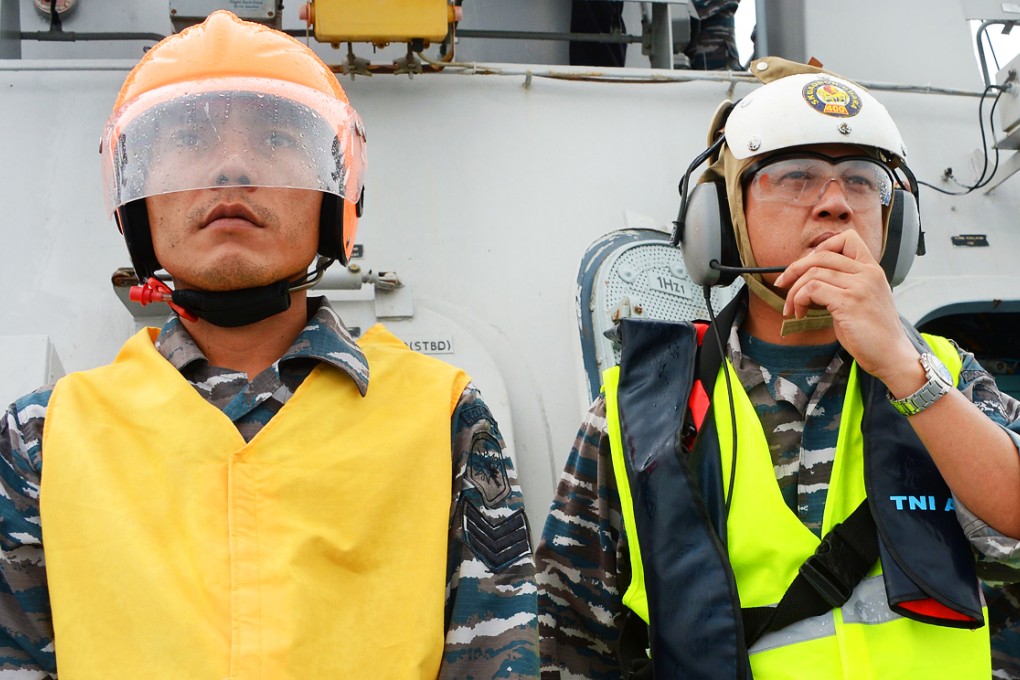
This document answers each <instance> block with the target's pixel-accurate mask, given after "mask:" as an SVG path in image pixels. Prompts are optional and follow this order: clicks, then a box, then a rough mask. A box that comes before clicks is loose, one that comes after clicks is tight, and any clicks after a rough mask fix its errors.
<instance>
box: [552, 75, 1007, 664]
mask: <svg viewBox="0 0 1020 680" xmlns="http://www.w3.org/2000/svg"><path fill="white" fill-rule="evenodd" d="M751 71H752V73H754V74H755V75H756V76H757V77H758V78H759V80H761V81H762V82H763V83H765V84H764V85H763V86H761V87H759V88H758V89H756V90H755V91H753V92H752V93H751V94H749V95H748V96H747V97H745V98H744V99H743V100H741V101H739V102H738V103H737V104H736V105H733V104H730V103H727V104H725V105H724V106H722V107H720V110H719V112H718V113H717V115H716V117H715V120H714V121H713V123H712V127H711V132H710V138H709V143H710V145H711V146H710V147H709V149H708V150H706V153H705V154H703V155H702V157H700V158H699V159H697V160H696V161H695V163H693V164H692V166H691V169H690V171H689V172H688V177H689V175H690V173H691V172H693V171H694V170H695V169H696V168H697V166H698V165H700V164H701V163H702V162H703V161H705V160H706V159H708V160H711V161H712V165H711V167H710V168H709V170H708V171H707V172H705V173H704V174H703V175H702V177H701V180H700V182H699V184H698V185H697V186H696V187H695V188H694V189H693V190H692V191H690V192H689V194H688V191H687V190H686V189H687V188H686V178H685V182H684V185H685V186H684V197H683V206H682V208H681V212H680V216H679V219H678V225H677V229H678V233H677V240H678V241H680V244H681V247H682V248H683V251H684V259H685V262H686V264H687V268H688V272H689V274H690V276H691V278H692V279H693V280H694V281H695V282H696V283H699V284H702V285H704V286H706V287H707V286H712V285H724V284H726V283H728V282H730V281H732V280H733V279H734V278H735V276H736V275H737V274H742V275H743V276H744V279H745V281H746V283H747V286H746V287H745V289H744V290H743V291H742V293H741V294H740V295H738V297H737V298H736V299H735V300H734V301H733V302H732V303H731V304H730V305H728V306H727V307H726V308H725V309H723V310H722V311H721V312H719V314H718V317H717V318H715V319H714V320H713V323H712V324H711V325H708V324H688V323H679V324H677V323H674V324H670V323H662V322H645V321H638V320H634V321H632V320H625V321H624V322H623V323H621V325H620V327H619V329H618V332H619V335H620V339H621V341H622V359H621V363H620V366H619V367H617V368H613V369H610V370H609V371H607V372H606V374H605V376H604V390H603V395H602V396H600V397H599V398H598V399H597V400H596V402H595V403H594V404H593V406H592V408H591V410H590V411H589V413H588V416H587V418H586V419H585V421H584V423H583V424H582V426H581V430H580V432H579V434H578V438H577V441H576V444H575V447H574V449H573V451H571V454H570V458H569V460H568V462H567V467H566V471H565V473H564V476H563V478H562V479H561V482H560V486H559V489H558V490H557V495H556V498H555V499H554V501H553V504H552V509H551V511H550V514H549V518H548V520H547V522H546V526H545V530H544V533H543V537H542V541H541V543H540V545H539V548H538V550H537V551H536V563H537V568H538V580H539V612H540V614H539V619H540V628H541V636H542V642H541V646H542V647H541V649H542V667H543V673H544V674H546V675H547V676H548V677H557V675H559V674H562V677H564V678H593V679H594V678H598V679H604V678H620V677H624V678H630V677H634V678H637V677H653V676H654V677H656V678H704V679H708V678H711V679H712V680H717V679H718V678H750V677H752V675H753V677H755V678H757V679H759V680H760V679H761V678H796V679H799V678H804V679H809V678H810V679H812V680H813V679H816V678H848V679H849V678H855V679H856V678H906V677H909V678H922V677H938V678H987V677H989V676H990V675H991V668H990V665H989V657H990V653H989V641H988V632H987V631H988V626H987V625H985V618H986V616H985V612H984V608H983V602H982V600H981V596H980V591H979V581H978V575H979V573H983V572H982V571H981V569H982V567H983V565H985V563H996V566H997V567H998V568H999V569H1000V570H1001V569H1002V568H1003V567H1005V568H1006V569H1007V571H1009V570H1011V571H1012V572H1013V573H1016V569H1017V568H1018V567H1020V547H1018V543H1020V542H1018V541H1017V540H1016V539H1015V538H1011V537H1016V536H1020V456H1018V442H1020V404H1018V403H1017V402H1016V401H1015V400H1013V399H1011V398H1009V397H1008V396H1005V395H1002V394H1000V393H999V391H998V390H997V389H996V387H995V382H994V380H993V378H992V377H991V376H990V375H989V374H988V373H987V372H985V371H984V370H983V369H982V368H981V367H980V366H979V365H978V363H977V362H976V361H975V359H974V357H973V355H972V354H970V353H968V352H966V351H964V350H962V349H960V348H959V347H957V346H956V345H955V343H953V342H952V341H950V340H946V339H944V338H940V337H936V336H930V335H922V334H920V333H918V332H917V331H916V330H915V329H914V328H913V327H911V326H910V325H909V324H907V323H906V322H905V321H903V320H902V319H901V318H900V316H899V314H898V313H897V311H896V308H895V305H894V303H893V297H892V291H891V285H896V284H897V283H899V282H900V281H902V279H903V277H904V276H905V275H906V272H907V270H908V269H909V266H910V262H911V260H912V258H913V255H914V253H915V252H916V251H917V250H918V236H919V217H918V213H917V204H916V193H913V192H916V182H914V181H913V178H912V176H911V175H910V174H909V170H907V168H906V165H905V163H904V161H905V157H906V150H905V147H904V145H903V142H902V139H901V137H900V134H899V131H898V130H897V128H896V126H895V124H894V123H893V121H892V119H891V118H890V117H889V114H888V113H887V112H886V110H885V108H884V107H883V106H882V105H881V104H880V103H879V102H878V101H877V100H875V98H874V97H872V96H871V95H870V93H868V92H867V91H866V90H864V88H862V87H860V86H859V85H857V84H855V83H852V82H850V81H847V80H845V79H843V78H841V77H838V76H836V75H834V74H830V73H827V72H824V71H822V70H821V69H819V68H816V67H813V66H806V65H802V64H795V63H792V62H786V61H783V60H779V59H771V58H770V59H764V60H759V61H757V62H754V63H753V64H752V67H751ZM706 291H707V288H706ZM702 338H703V339H702ZM975 553H977V554H978V556H979V559H978V563H979V564H978V565H977V566H976V565H975V559H974V554H975ZM1000 573H1001V571H1000Z"/></svg>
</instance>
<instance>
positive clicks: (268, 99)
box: [100, 78, 365, 213]
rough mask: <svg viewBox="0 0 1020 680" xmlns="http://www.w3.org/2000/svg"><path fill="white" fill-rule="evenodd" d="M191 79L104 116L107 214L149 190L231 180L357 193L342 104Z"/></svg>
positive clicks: (312, 95)
mask: <svg viewBox="0 0 1020 680" xmlns="http://www.w3.org/2000/svg"><path fill="white" fill-rule="evenodd" d="M193 85H194V84H193V83H187V84H182V85H173V86H168V87H166V88H160V89H157V90H153V91H152V92H148V93H146V94H144V95H142V96H140V97H137V98H136V99H135V100H133V101H132V102H130V103H129V104H127V105H125V106H124V107H122V108H121V109H119V110H118V111H115V112H114V114H113V116H111V118H110V120H109V122H108V123H107V126H106V130H105V132H104V134H103V139H102V145H101V147H100V153H101V154H102V157H103V181H104V186H105V189H106V200H107V208H108V210H109V211H110V212H111V213H112V212H113V211H114V210H115V209H117V208H119V207H120V206H123V205H125V204H126V203H129V202H131V201H134V200H137V199H140V198H146V197H148V196H156V195H159V194H167V193H172V192H175V191H185V190H190V189H209V188H216V187H224V186H231V185H243V186H254V187H287V188H294V189H312V190H315V191H321V192H325V193H329V194H335V195H337V196H340V197H343V198H345V199H348V200H350V201H357V200H358V198H359V197H360V196H361V187H362V175H363V172H364V168H365V137H364V129H363V127H362V125H361V120H360V119H359V118H358V114H357V112H355V111H354V109H353V108H351V107H350V106H349V105H347V104H346V103H344V102H342V101H340V100H338V99H335V98H332V97H328V96H326V95H324V94H322V93H320V92H318V91H316V90H312V89H311V88H308V87H304V86H301V85H295V84H292V83H282V82H279V81H273V80H264V79H256V78H232V79H219V81H204V82H203V83H202V91H194V87H192V86H193ZM186 86H189V87H188V88H187V89H190V90H191V91H182V90H183V89H185V87H186Z"/></svg>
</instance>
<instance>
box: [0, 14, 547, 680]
mask: <svg viewBox="0 0 1020 680" xmlns="http://www.w3.org/2000/svg"><path fill="white" fill-rule="evenodd" d="M364 142H365V135H364V130H363V128H362V125H361V121H360V119H359V118H358V116H357V113H356V112H355V111H354V109H353V108H351V106H350V104H349V102H348V101H347V98H346V96H345V94H344V92H343V90H342V88H341V87H340V85H339V83H338V82H337V80H336V78H335V76H334V75H333V73H332V72H331V71H330V70H329V68H328V67H327V66H326V65H325V64H323V63H322V62H321V61H320V60H319V59H318V58H317V57H316V56H315V54H314V53H313V52H312V51H311V50H309V49H308V48H307V47H305V46H303V45H301V44H300V43H299V42H297V41H295V40H293V39H291V38H289V37H287V36H286V35H283V34H282V33H279V32H276V31H273V30H271V29H268V28H265V27H262V26H259V25H256V24H249V23H246V22H243V21H241V20H239V19H238V18H237V17H235V16H234V15H232V14H230V13H228V12H216V13H214V14H212V15H211V16H210V17H209V19H208V20H207V21H206V22H205V23H203V24H202V25H200V26H196V27H193V28H190V29H188V30H186V31H184V32H182V33H181V34H179V35H177V36H173V37H171V38H168V39H167V40H165V41H163V42H161V43H160V44H159V45H157V46H156V47H154V48H153V49H152V50H150V51H149V52H148V54H147V55H146V56H145V58H143V59H142V61H141V62H140V63H139V64H138V66H136V67H135V69H134V70H133V71H132V72H131V73H130V75H129V76H128V78H127V80H126V82H125V84H124V86H123V88H122V89H121V92H120V96H119V97H118V100H117V103H116V107H115V110H114V112H113V115H112V116H111V118H110V120H109V122H108V124H107V128H106V132H105V134H104V135H103V140H102V148H101V153H102V158H103V167H104V176H105V181H106V190H107V199H108V204H109V207H110V210H111V212H113V213H114V215H115V216H116V220H117V223H118V226H119V227H120V229H121V231H122V233H123V234H124V237H125V240H126V241H127V245H128V250H129V252H130V254H131V258H132V261H133V263H134V266H135V270H136V272H137V274H138V276H139V279H140V280H141V281H143V282H146V283H145V284H144V285H142V286H140V287H139V288H138V289H137V290H136V291H135V292H134V293H133V296H134V297H135V298H136V299H138V300H140V301H143V302H145V301H150V300H153V299H155V300H166V301H167V302H169V303H170V305H171V307H172V308H173V309H174V311H175V313H174V314H173V315H172V316H171V318H170V319H169V320H168V321H167V323H166V324H165V325H164V326H163V328H162V329H161V330H160V329H146V330H144V331H142V332H141V333H139V334H138V335H136V336H135V337H133V338H131V339H130V340H128V342H127V343H126V344H125V345H124V347H123V349H122V350H121V352H120V354H119V355H118V357H117V359H116V360H115V361H114V362H113V363H112V364H110V365H108V366H103V367H100V368H98V369H94V370H92V371H87V372H82V373H74V374H71V375H69V376H67V377H66V378H63V379H62V380H60V381H59V382H58V383H57V384H56V385H55V386H53V387H47V388H43V389H41V390H38V391H36V392H34V393H33V394H31V395H29V396H27V397H24V398H22V399H20V400H18V401H17V402H15V404H13V405H12V406H11V408H10V409H9V410H8V412H7V413H6V416H5V417H4V419H3V420H2V421H0V461H2V463H3V464H2V466H0V468H2V470H3V472H2V473H0V549H2V551H3V552H2V555H3V559H2V560H0V582H2V592H3V593H4V594H3V596H2V597H0V675H4V674H5V673H8V672H11V673H13V674H14V675H12V677H26V678H27V677H33V678H37V677H56V674H57V671H58V668H59V672H60V675H61V677H75V678H103V679H108V678H128V677H130V678H138V677H145V678H196V679H197V678H209V679H210V680H220V679H221V678H227V677H229V678H234V679H238V678H256V677H258V678H290V677H295V678H297V677H300V678H337V677H343V676H344V674H345V673H346V675H347V676H348V677H357V678H436V677H443V678H467V677H476V678H493V677H528V676H535V675H537V658H536V646H537V633H536V625H537V620H536V614H535V609H536V606H535V588H534V583H533V577H534V566H533V561H532V555H531V550H530V542H529V538H528V530H527V526H526V523H525V519H524V509H523V503H522V499H521V494H520V489H519V487H518V485H517V483H516V474H515V472H514V469H513V466H512V463H511V459H510V456H509V455H508V453H507V452H506V451H504V450H503V442H502V439H501V436H500V434H499V430H498V428H497V426H496V423H495V420H494V419H493V417H492V415H491V413H490V412H489V410H488V408H487V407H486V405H485V404H484V402H483V401H482V399H481V397H480V396H479V393H478V391H477V390H476V389H475V388H474V387H473V386H472V384H471V383H470V379H469V378H468V376H467V375H466V374H465V373H464V372H463V371H460V370H459V369H456V368H454V367H452V366H449V365H447V364H444V363H442V362H439V361H436V360H434V359H431V358H428V357H424V356H422V355H418V354H416V353H414V352H411V351H410V350H408V349H407V347H406V346H405V345H404V344H403V343H401V342H400V341H399V340H397V339H396V338H395V337H393V336H392V335H390V334H389V333H388V332H387V331H386V330H385V329H383V328H382V327H381V326H377V327H374V328H372V329H370V330H368V331H367V332H366V333H365V334H364V335H363V336H362V337H361V339H360V340H359V341H358V342H357V343H356V342H355V341H354V340H353V339H352V337H351V335H350V333H349V332H348V331H347V329H346V328H345V327H344V325H343V324H342V323H341V321H340V319H339V318H338V317H337V315H336V313H335V312H334V311H333V310H332V309H331V308H330V307H329V305H328V304H327V303H326V302H325V300H324V299H321V298H320V299H309V298H307V297H306V289H307V288H308V287H309V286H310V285H311V284H312V283H313V282H314V280H315V279H316V278H317V277H318V276H319V275H321V273H322V271H323V270H324V269H325V268H326V267H328V266H329V264H330V263H331V262H333V261H335V260H339V261H340V262H341V263H346V261H347V259H348V258H349V257H350V254H351V250H352V247H353V243H354V236H355V232H356V227H357V220H358V217H359V215H360V213H361V208H362V205H363V197H364V193H363V187H362V176H363V172H364V165H365V151H364ZM317 256H318V257H317ZM313 260H315V263H314V267H313V269H312V271H311V272H309V267H310V265H312V263H313ZM160 269H165V270H166V271H167V272H169V273H170V275H171V276H172V278H173V283H174V290H172V291H171V290H170V288H169V287H168V286H166V285H165V284H163V283H162V282H160V280H159V279H157V278H156V276H155V274H156V272H157V271H158V270H160ZM370 375H371V379H370ZM224 416H225V417H224ZM451 425H452V427H451ZM451 431H452V440H451ZM43 449H45V458H44V456H43V453H44V451H43ZM44 460H45V467H44ZM43 470H45V474H43ZM451 480H452V485H451ZM44 539H45V542H44Z"/></svg>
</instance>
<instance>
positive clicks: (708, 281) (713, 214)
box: [677, 179, 740, 286]
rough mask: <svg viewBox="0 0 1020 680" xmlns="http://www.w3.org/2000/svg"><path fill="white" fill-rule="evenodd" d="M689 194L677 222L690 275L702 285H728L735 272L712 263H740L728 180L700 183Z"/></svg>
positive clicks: (692, 279)
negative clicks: (729, 199) (723, 269)
mask: <svg viewBox="0 0 1020 680" xmlns="http://www.w3.org/2000/svg"><path fill="white" fill-rule="evenodd" d="M686 198H687V200H686V206H684V205H681V208H680V210H681V213H680V216H679V217H678V219H677V222H678V230H679V232H680V234H681V237H680V250H681V252H682V253H683V257H684V264H685V265H686V267H687V275H688V276H690V278H691V281H693V282H694V283H695V284H697V285H699V286H728V285H729V284H731V283H733V279H734V278H735V277H736V273H735V272H720V271H719V270H718V269H713V268H712V267H711V266H710V263H711V262H712V261H715V262H717V263H719V264H721V265H725V266H730V267H739V266H740V255H739V253H738V251H737V242H736V237H735V236H734V234H733V223H732V221H731V220H730V206H729V202H728V201H727V199H726V184H725V180H722V179H719V180H715V181H713V182H705V183H702V184H697V185H695V187H694V188H693V189H692V190H691V192H690V194H689V195H688V196H687V197H686ZM685 208H686V210H685ZM685 212H686V214H684V213H685Z"/></svg>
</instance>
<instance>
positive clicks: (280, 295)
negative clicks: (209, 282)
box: [172, 281, 291, 328]
mask: <svg viewBox="0 0 1020 680" xmlns="http://www.w3.org/2000/svg"><path fill="white" fill-rule="evenodd" d="M290 291H291V288H290V282H289V281H277V282H276V283H271V284H269V285H268V286H259V287H257V288H242V289H241V290H225V291H215V292H214V291H205V290H175V291H174V292H173V294H172V299H173V301H174V304H176V305H178V306H180V307H183V308H184V309H185V310H187V311H189V312H191V313H192V314H194V315H195V316H197V317H198V318H200V319H203V320H205V321H208V322H209V323H211V324H213V325H214V326H222V327H224V328H235V327H237V326H247V325H248V324H253V323H256V322H258V321H262V320H263V319H268V318H269V317H271V316H273V315H274V314H279V313H280V312H285V311H287V310H288V309H290Z"/></svg>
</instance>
